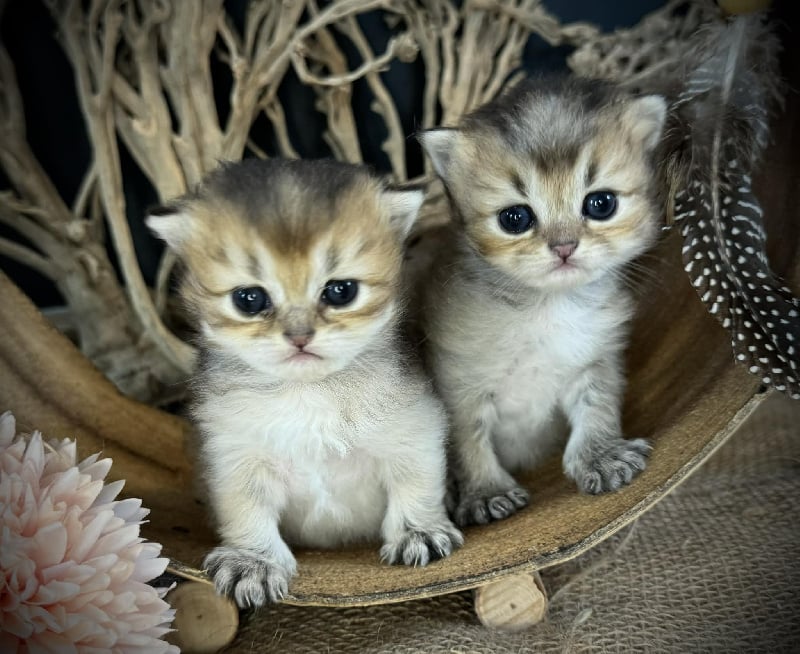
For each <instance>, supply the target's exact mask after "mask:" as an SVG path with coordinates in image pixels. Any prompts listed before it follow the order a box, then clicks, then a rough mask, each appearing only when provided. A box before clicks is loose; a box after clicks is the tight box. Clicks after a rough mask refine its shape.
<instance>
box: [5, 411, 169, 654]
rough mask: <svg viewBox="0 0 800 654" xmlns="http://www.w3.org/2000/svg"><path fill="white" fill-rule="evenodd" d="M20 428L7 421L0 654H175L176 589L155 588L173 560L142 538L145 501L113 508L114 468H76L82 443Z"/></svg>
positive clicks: (97, 462) (93, 462) (105, 463)
mask: <svg viewBox="0 0 800 654" xmlns="http://www.w3.org/2000/svg"><path fill="white" fill-rule="evenodd" d="M15 428H16V423H15V421H14V416H12V415H11V413H9V412H6V413H4V414H2V415H1V416H0V652H3V653H4V654H12V653H14V652H19V653H20V654H23V653H31V654H34V653H39V652H58V654H68V653H71V652H75V653H76V654H77V653H79V652H80V653H84V652H85V653H87V654H95V653H96V654H101V653H103V654H108V653H109V652H113V653H116V652H120V653H121V652H137V653H141V654H159V653H161V652H167V653H170V654H172V653H177V652H178V651H179V650H178V648H177V647H175V646H174V645H170V644H168V643H166V642H165V641H163V640H162V636H164V635H165V634H166V633H168V632H169V631H171V629H170V628H169V625H170V624H171V623H172V619H173V617H174V613H175V612H174V610H173V609H171V608H170V607H169V604H167V602H166V601H164V599H163V597H164V595H165V594H166V592H167V590H169V589H168V588H162V589H156V588H153V587H152V586H149V585H148V584H147V582H148V581H150V580H152V579H154V578H156V577H158V576H159V575H160V574H161V573H163V572H164V569H165V568H166V566H167V562H168V559H165V558H159V556H158V555H159V554H160V552H161V545H159V544H157V543H150V542H147V541H145V540H144V539H143V538H141V537H140V536H139V526H140V525H141V524H142V520H143V518H144V517H145V516H146V515H147V514H148V513H149V511H148V510H147V509H144V508H142V501H141V500H138V499H125V500H116V499H115V498H116V497H117V495H118V494H119V492H120V490H122V486H123V484H124V482H122V481H115V482H112V483H109V484H106V483H105V482H104V479H105V476H106V474H107V473H108V471H109V469H110V468H111V459H99V458H98V457H99V455H98V454H95V455H93V456H90V457H89V458H88V459H85V460H83V461H81V462H80V463H78V464H76V462H75V457H76V448H75V442H74V441H71V440H69V439H64V440H62V441H60V442H58V441H51V442H50V443H45V442H43V441H42V435H41V434H40V433H39V432H38V431H37V432H34V433H33V434H32V435H30V436H24V435H21V434H20V435H17V434H16V433H15Z"/></svg>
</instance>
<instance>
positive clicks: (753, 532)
mask: <svg viewBox="0 0 800 654" xmlns="http://www.w3.org/2000/svg"><path fill="white" fill-rule="evenodd" d="M798 492H800V403H798V402H792V401H791V400H787V399H785V398H783V397H779V396H773V397H770V398H768V399H767V400H766V401H765V402H764V403H762V404H761V406H760V407H759V408H758V410H757V411H756V413H755V414H753V415H752V416H751V417H750V418H749V419H748V420H747V421H746V422H745V423H744V425H742V427H740V429H739V430H738V431H737V432H736V434H735V435H733V436H732V437H731V440H730V441H729V442H728V443H727V444H726V445H725V446H724V447H723V448H722V449H721V450H720V451H719V452H718V453H717V454H716V455H715V456H714V457H713V458H712V459H711V460H710V461H708V462H707V463H706V464H705V465H704V466H703V467H702V468H701V469H700V470H699V471H698V472H697V473H696V474H695V475H694V476H693V477H691V478H690V479H689V480H687V481H686V482H685V483H684V484H682V485H681V486H679V487H678V488H677V489H676V490H675V491H674V492H673V493H671V494H670V495H669V496H668V497H667V498H666V499H664V500H663V501H661V502H660V503H659V504H658V505H656V506H655V507H654V508H653V509H652V510H651V511H649V512H648V513H646V514H645V515H644V516H642V517H641V518H640V519H639V520H638V521H636V522H635V523H633V524H632V525H631V526H629V527H627V528H625V529H624V530H622V531H621V532H619V533H618V534H616V535H615V536H614V537H612V538H610V539H609V540H607V541H605V542H604V543H603V544H601V545H600V546H598V547H595V548H593V549H592V550H590V551H589V552H587V553H586V554H584V555H582V556H581V557H579V558H577V559H575V560H574V561H571V562H569V563H567V564H563V565H561V566H558V567H555V568H551V569H548V570H545V571H543V574H542V576H543V579H544V582H545V585H546V587H547V590H548V594H549V596H550V600H551V604H550V610H549V615H548V617H547V619H546V621H545V622H544V623H542V624H540V625H537V626H536V627H534V628H533V629H531V630H528V631H525V632H521V633H504V632H497V631H491V630H488V629H486V628H485V627H483V626H482V625H481V624H480V623H479V622H478V620H477V618H476V617H475V614H474V612H473V608H472V594H471V593H470V592H463V593H457V594H452V595H444V596H440V597H437V598H433V599H428V600H419V601H413V602H406V603H401V604H390V605H383V606H374V607H365V608H338V609H337V608H316V607H295V606H278V607H273V608H269V609H266V610H262V611H261V612H259V613H257V614H250V615H243V616H242V618H243V619H242V625H241V628H240V631H239V634H238V636H237V638H236V640H235V642H234V643H233V644H232V645H231V646H230V647H229V648H227V649H226V650H225V651H226V652H229V653H230V652H292V653H294V652H315V653H316V652H375V653H378V652H387V653H388V652H436V653H442V654H444V653H447V654H452V653H455V652H464V653H466V652H476V653H487V654H488V653H490V652H491V653H496V652H514V653H522V652H632V651H636V652H681V653H684V652H798V651H800V602H799V599H800V556H798V542H799V541H800V505H799V504H798V502H797V495H798Z"/></svg>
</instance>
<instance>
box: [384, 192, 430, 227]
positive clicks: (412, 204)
mask: <svg viewBox="0 0 800 654" xmlns="http://www.w3.org/2000/svg"><path fill="white" fill-rule="evenodd" d="M383 199H384V202H385V203H386V206H388V208H389V222H390V223H391V225H392V227H394V229H395V230H396V231H397V233H398V234H399V235H400V238H401V239H405V237H406V236H408V233H409V232H410V231H411V228H412V227H413V226H414V223H415V222H416V220H417V216H418V215H419V208H420V207H421V206H422V202H423V201H424V200H425V192H424V191H423V190H422V189H419V188H415V189H407V190H400V189H391V188H389V189H386V190H385V191H384V192H383Z"/></svg>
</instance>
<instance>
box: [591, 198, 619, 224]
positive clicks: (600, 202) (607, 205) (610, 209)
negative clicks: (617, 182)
mask: <svg viewBox="0 0 800 654" xmlns="http://www.w3.org/2000/svg"><path fill="white" fill-rule="evenodd" d="M616 210H617V196H616V195H614V194H613V193H612V192H611V191H597V192H595V193H589V195H587V196H586V197H585V198H583V215H584V216H586V217H587V218H592V219H593V220H608V219H609V218H611V216H613V215H614V213H615V212H616Z"/></svg>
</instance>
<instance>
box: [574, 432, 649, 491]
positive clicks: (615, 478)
mask: <svg viewBox="0 0 800 654" xmlns="http://www.w3.org/2000/svg"><path fill="white" fill-rule="evenodd" d="M650 450H651V447H650V444H649V443H648V442H647V441H646V440H645V439H643V438H636V439H633V440H624V439H621V438H620V439H617V440H614V441H611V442H610V443H608V444H606V446H605V447H603V448H600V449H595V450H594V451H592V452H588V453H582V454H579V455H577V456H576V457H575V458H574V460H573V461H569V462H566V465H565V469H566V473H567V476H568V477H570V478H572V479H574V480H575V483H576V484H577V485H578V488H579V489H580V490H581V491H583V492H584V493H589V494H590V495H597V494H599V493H607V492H609V491H615V490H619V489H620V488H622V487H623V486H627V485H628V484H629V483H631V481H632V480H633V478H634V477H635V476H636V475H638V474H639V473H640V472H641V471H642V470H644V469H645V467H646V466H647V457H648V456H649V454H650Z"/></svg>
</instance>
